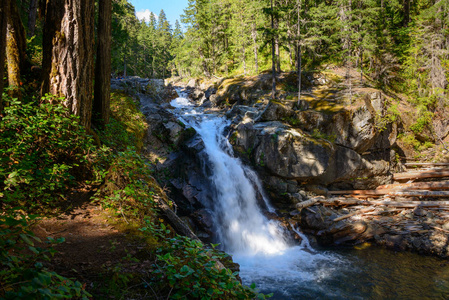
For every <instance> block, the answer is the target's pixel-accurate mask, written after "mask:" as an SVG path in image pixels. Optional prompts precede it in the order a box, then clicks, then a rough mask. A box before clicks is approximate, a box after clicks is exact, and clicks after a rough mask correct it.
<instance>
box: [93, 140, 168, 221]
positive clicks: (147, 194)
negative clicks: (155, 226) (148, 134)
mask: <svg viewBox="0 0 449 300" xmlns="http://www.w3.org/2000/svg"><path fill="white" fill-rule="evenodd" d="M155 194H162V191H161V188H160V187H159V185H158V184H157V182H156V181H155V179H154V178H153V177H152V176H151V168H150V165H149V164H148V162H147V161H146V160H144V159H143V158H142V157H141V156H140V155H139V154H138V153H137V152H136V151H135V150H134V149H127V150H125V151H122V152H118V153H117V154H115V155H114V159H113V160H112V162H111V165H110V168H109V170H108V174H107V175H106V179H105V184H104V186H103V188H102V189H101V191H100V192H99V193H98V194H97V197H98V198H99V199H101V202H102V205H103V207H106V208H113V209H115V210H117V211H119V212H120V214H121V215H122V216H124V217H130V218H137V219H140V220H142V219H143V218H144V216H154V215H155V214H156V213H155V202H154V199H153V196H154V195H155Z"/></svg>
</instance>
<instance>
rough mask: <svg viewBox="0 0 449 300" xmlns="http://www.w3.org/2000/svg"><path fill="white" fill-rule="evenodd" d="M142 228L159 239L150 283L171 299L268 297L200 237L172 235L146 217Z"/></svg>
mask: <svg viewBox="0 0 449 300" xmlns="http://www.w3.org/2000/svg"><path fill="white" fill-rule="evenodd" d="M145 221H146V226H144V227H142V228H141V229H140V230H141V231H143V232H144V233H145V234H147V235H150V236H152V237H157V238H158V239H159V243H160V246H159V247H158V249H157V250H156V253H157V260H156V263H155V264H154V270H153V274H154V275H156V276H155V277H154V278H153V281H152V282H151V285H152V286H153V287H154V288H155V290H158V291H159V293H160V294H164V296H165V294H167V295H166V297H167V298H170V299H255V298H258V299H266V298H268V297H270V296H271V295H264V294H261V293H258V292H257V291H256V290H255V285H254V284H253V285H252V286H251V287H248V286H245V285H242V284H241V283H240V282H239V281H238V280H237V278H236V276H237V275H238V273H237V272H234V273H232V272H231V271H230V270H229V269H226V268H223V267H222V266H220V265H219V264H218V263H217V262H218V261H223V260H227V259H229V257H228V255H227V254H225V253H223V252H219V251H217V250H215V249H207V248H205V247H204V246H203V244H202V243H201V242H199V241H196V240H192V239H190V238H188V237H184V236H179V235H175V236H174V237H170V236H172V234H171V232H170V230H169V229H167V228H166V227H165V226H164V225H163V224H162V223H161V224H160V225H159V226H156V225H155V224H154V223H152V222H151V221H150V220H149V219H146V220H145Z"/></svg>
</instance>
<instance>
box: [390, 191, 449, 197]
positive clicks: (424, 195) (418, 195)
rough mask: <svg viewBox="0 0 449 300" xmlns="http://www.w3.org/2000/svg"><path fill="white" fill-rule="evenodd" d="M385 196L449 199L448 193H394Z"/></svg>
mask: <svg viewBox="0 0 449 300" xmlns="http://www.w3.org/2000/svg"><path fill="white" fill-rule="evenodd" d="M387 194H388V195H390V196H396V197H424V198H449V192H444V191H396V192H389V193H387Z"/></svg>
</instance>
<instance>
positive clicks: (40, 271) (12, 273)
mask: <svg viewBox="0 0 449 300" xmlns="http://www.w3.org/2000/svg"><path fill="white" fill-rule="evenodd" d="M29 221H30V220H29V219H27V218H26V217H25V216H23V215H21V214H17V213H16V212H14V211H9V212H7V213H4V214H1V215H0V298H1V299H56V298H63V299H71V298H74V297H76V298H81V299H88V297H89V296H90V295H89V294H88V293H87V292H86V291H85V290H84V287H83V286H82V284H81V283H80V282H78V281H72V280H71V279H68V278H65V277H63V276H61V275H58V274H57V273H55V272H52V271H49V270H47V269H46V268H45V267H44V265H43V263H42V262H44V261H48V260H50V258H49V255H53V254H54V251H53V250H52V249H51V248H49V249H42V248H39V247H36V246H35V242H36V241H37V242H41V241H40V239H39V238H37V237H36V236H34V235H33V234H32V233H31V232H30V231H29V230H28V229H27V228H28V224H29ZM60 242H62V240H56V241H55V240H53V239H50V238H49V240H48V243H51V244H53V243H60Z"/></svg>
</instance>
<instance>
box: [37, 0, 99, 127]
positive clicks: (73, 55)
mask: <svg viewBox="0 0 449 300" xmlns="http://www.w3.org/2000/svg"><path fill="white" fill-rule="evenodd" d="M59 4H62V5H59ZM45 26H46V27H47V26H53V27H52V28H46V31H45V33H44V35H46V36H45V37H44V43H45V42H48V41H51V43H52V46H51V47H49V46H47V47H46V48H45V49H44V52H47V53H44V62H43V72H44V82H43V86H42V92H46V91H49V92H50V93H52V94H54V95H57V96H64V97H65V101H64V105H65V106H67V107H68V108H69V109H70V110H71V112H72V113H73V114H75V115H77V116H79V117H80V121H81V124H83V125H84V127H85V128H86V129H89V128H90V124H91V115H92V94H93V73H94V68H93V67H94V59H93V53H94V0H55V1H48V0H47V6H46V21H45ZM48 51H50V53H48Z"/></svg>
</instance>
